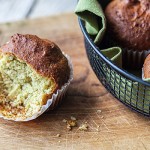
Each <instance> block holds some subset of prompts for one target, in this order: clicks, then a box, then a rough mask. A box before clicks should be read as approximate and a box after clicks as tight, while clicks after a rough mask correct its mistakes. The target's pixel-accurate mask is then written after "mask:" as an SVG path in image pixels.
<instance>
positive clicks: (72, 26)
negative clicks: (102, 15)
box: [0, 14, 150, 150]
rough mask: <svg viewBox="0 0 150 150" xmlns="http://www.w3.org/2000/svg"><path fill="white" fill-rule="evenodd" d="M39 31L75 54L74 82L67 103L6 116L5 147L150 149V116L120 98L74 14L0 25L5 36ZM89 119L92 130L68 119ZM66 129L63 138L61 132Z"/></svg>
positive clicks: (0, 133)
mask: <svg viewBox="0 0 150 150" xmlns="http://www.w3.org/2000/svg"><path fill="white" fill-rule="evenodd" d="M16 32H18V33H30V34H36V35H38V36H40V37H42V38H48V39H51V40H52V41H54V42H56V43H57V44H58V45H59V46H60V47H61V49H62V50H63V51H65V53H67V54H69V55H70V56H71V58H72V61H73V65H74V81H73V82H72V84H71V86H70V88H69V90H68V92H67V96H66V98H65V99H64V100H63V103H62V104H61V105H60V106H59V107H58V108H57V109H55V110H54V111H49V112H47V113H45V114H43V115H42V116H40V117H39V118H38V119H36V120H33V121H30V122H24V123H19V122H12V121H6V120H3V119H0V149H8V150H10V149H15V150H17V149H36V150H38V149H39V150H40V149H44V150H48V149H52V150H55V149H57V150H59V149H60V150H107V149H108V150H118V149H119V150H143V149H147V150H148V149H150V120H149V118H147V117H144V116H142V115H140V114H138V113H136V112H134V111H132V110H130V109H129V108H127V107H126V106H124V105H123V104H122V103H121V102H119V101H118V100H116V99H115V98H114V97H113V96H112V95H111V94H110V93H108V92H107V90H106V89H105V88H104V87H103V86H102V85H101V83H100V82H99V81H98V80H97V78H96V76H95V75H94V73H93V71H92V70H91V67H90V65H89V63H88V60H87V57H86V54H85V50H84V44H83V36H82V33H81V31H80V29H79V26H78V22H77V17H76V16H75V15H73V14H68V15H61V16H57V17H47V18H43V19H37V20H27V21H22V22H17V23H12V24H3V25H0V33H1V34H0V41H1V43H4V42H6V41H7V40H8V38H9V36H10V35H12V34H13V33H16ZM71 116H74V117H76V118H77V123H78V126H80V125H81V124H82V123H85V122H87V124H88V126H89V128H88V130H87V131H80V130H78V127H74V128H73V129H72V130H71V131H68V130H67V128H66V124H65V123H64V122H63V121H62V120H63V119H70V117H71ZM57 134H58V135H59V134H60V137H59V136H58V135H57Z"/></svg>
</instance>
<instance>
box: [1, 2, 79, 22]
mask: <svg viewBox="0 0 150 150" xmlns="http://www.w3.org/2000/svg"><path fill="white" fill-rule="evenodd" d="M76 3H77V0H0V23H5V22H13V21H17V20H22V19H25V18H38V17H44V16H50V15H57V14H62V13H68V12H73V11H74V9H75V6H76Z"/></svg>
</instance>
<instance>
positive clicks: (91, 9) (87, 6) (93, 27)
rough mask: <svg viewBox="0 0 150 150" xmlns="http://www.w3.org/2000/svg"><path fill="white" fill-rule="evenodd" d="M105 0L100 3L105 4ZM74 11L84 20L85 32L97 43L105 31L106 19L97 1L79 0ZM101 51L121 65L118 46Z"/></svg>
mask: <svg viewBox="0 0 150 150" xmlns="http://www.w3.org/2000/svg"><path fill="white" fill-rule="evenodd" d="M102 1H103V0H102ZM107 1H108V0H106V1H105V2H104V1H103V2H102V3H103V4H104V5H106V3H108V2H107ZM75 13H76V14H77V15H78V16H79V17H80V18H81V19H82V20H84V21H85V27H86V30H87V32H88V33H89V34H90V35H92V36H94V37H95V38H94V43H95V44H99V43H100V42H101V40H102V38H103V36H104V34H105V31H106V19H105V15H104V12H103V9H102V7H101V5H100V4H99V2H98V1H97V0H79V1H78V4H77V7H76V10H75ZM101 52H102V53H103V54H104V55H105V56H106V57H108V58H109V59H110V60H111V61H113V62H114V63H115V64H116V65H117V66H119V67H121V66H122V50H121V49H120V48H119V47H112V48H108V49H105V50H102V51H101Z"/></svg>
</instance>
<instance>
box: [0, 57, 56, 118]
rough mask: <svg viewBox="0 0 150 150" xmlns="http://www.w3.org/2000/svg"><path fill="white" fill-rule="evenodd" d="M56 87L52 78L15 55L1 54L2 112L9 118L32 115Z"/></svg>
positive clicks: (0, 95) (0, 85) (0, 88)
mask: <svg viewBox="0 0 150 150" xmlns="http://www.w3.org/2000/svg"><path fill="white" fill-rule="evenodd" d="M37 63H38V62H37ZM54 88H55V83H54V81H53V80H52V79H51V80H50V79H49V78H46V77H42V76H41V75H39V74H37V73H36V72H35V71H34V70H33V69H32V67H31V66H29V65H27V64H26V63H25V62H22V61H20V60H18V59H17V58H16V57H15V56H14V55H10V54H0V113H1V114H3V115H4V116H6V117H7V118H27V117H31V116H32V115H33V114H35V113H37V112H38V111H39V110H40V108H41V106H42V105H43V104H45V103H46V99H47V96H48V95H50V94H52V92H53V90H54Z"/></svg>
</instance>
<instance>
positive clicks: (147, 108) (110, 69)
mask: <svg viewBox="0 0 150 150" xmlns="http://www.w3.org/2000/svg"><path fill="white" fill-rule="evenodd" d="M79 24H80V27H81V30H82V32H83V35H84V42H85V48H86V53H87V56H88V59H89V61H90V64H91V66H92V69H93V71H94V72H95V74H96V76H97V78H98V79H99V81H101V83H102V84H103V85H104V87H106V89H107V90H108V91H110V92H111V93H112V94H113V95H114V96H115V97H116V98H117V99H118V100H120V101H121V102H122V103H124V104H126V105H127V106H129V107H130V108H132V109H134V110H136V111H138V112H140V113H142V114H144V115H146V116H150V83H148V82H145V81H143V80H142V79H141V78H139V77H136V76H134V75H133V74H130V73H129V72H127V71H125V70H123V69H121V68H119V67H117V66H116V65H115V64H113V63H112V62H111V61H110V60H109V59H108V58H106V57H105V56H104V55H103V54H102V53H101V51H100V49H99V48H98V47H97V46H96V45H95V44H94V42H93V40H92V39H91V38H90V36H89V35H88V33H87V31H86V29H85V25H84V21H83V20H81V19H80V18H79ZM101 44H103V43H101Z"/></svg>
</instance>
